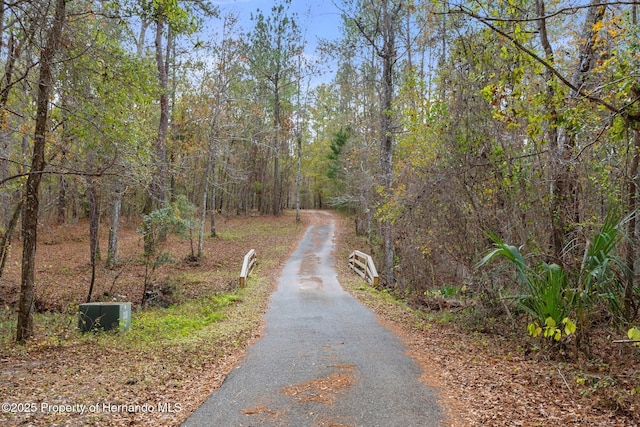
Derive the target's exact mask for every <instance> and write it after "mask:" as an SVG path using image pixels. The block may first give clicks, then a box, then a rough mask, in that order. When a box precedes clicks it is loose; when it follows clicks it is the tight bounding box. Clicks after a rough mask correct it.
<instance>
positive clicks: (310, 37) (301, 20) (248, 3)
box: [213, 0, 341, 58]
mask: <svg viewBox="0 0 640 427" xmlns="http://www.w3.org/2000/svg"><path fill="white" fill-rule="evenodd" d="M213 3H214V4H215V5H216V6H218V7H219V8H220V16H222V17H224V16H225V15H227V14H229V13H234V14H237V15H238V17H239V20H240V25H241V26H242V27H243V28H244V30H243V31H245V32H246V31H249V30H250V29H251V27H252V25H253V22H252V21H251V14H252V13H253V14H255V12H256V11H257V10H258V9H260V10H261V11H262V12H263V13H264V15H269V14H270V12H271V8H272V7H273V5H274V1H270V0H218V1H215V0H214V2H213ZM290 11H291V12H292V13H295V14H297V15H298V21H297V22H298V25H299V26H300V27H301V29H302V31H303V36H304V38H305V41H306V49H305V52H306V55H307V56H308V57H310V58H311V57H314V55H315V50H316V47H317V45H318V39H326V40H334V39H335V38H337V37H338V36H339V33H340V25H341V18H340V10H339V9H338V8H337V7H336V6H335V5H334V3H333V1H332V0H292V1H291V9H290ZM218 22H221V21H218Z"/></svg>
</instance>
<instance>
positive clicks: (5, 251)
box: [0, 200, 22, 278]
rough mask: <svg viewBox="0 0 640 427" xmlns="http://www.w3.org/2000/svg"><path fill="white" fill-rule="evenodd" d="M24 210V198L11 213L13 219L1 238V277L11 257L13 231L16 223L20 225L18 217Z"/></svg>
mask: <svg viewBox="0 0 640 427" xmlns="http://www.w3.org/2000/svg"><path fill="white" fill-rule="evenodd" d="M21 211H22V200H20V202H19V203H18V204H17V206H16V207H15V208H14V211H13V215H11V219H10V220H9V222H8V224H7V226H6V228H5V232H4V235H3V236H2V239H0V278H2V273H3V272H4V266H5V265H6V263H7V258H8V257H9V248H10V247H11V239H12V238H13V232H14V231H15V229H16V225H18V219H20V212H21Z"/></svg>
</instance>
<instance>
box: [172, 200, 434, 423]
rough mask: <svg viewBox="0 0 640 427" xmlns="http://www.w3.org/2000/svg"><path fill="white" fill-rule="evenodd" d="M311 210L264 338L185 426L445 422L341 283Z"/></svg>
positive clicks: (399, 353) (410, 368)
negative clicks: (311, 217) (304, 231)
mask: <svg viewBox="0 0 640 427" xmlns="http://www.w3.org/2000/svg"><path fill="white" fill-rule="evenodd" d="M314 215H316V216H317V217H318V220H317V221H314V224H313V225H311V226H310V227H309V228H308V229H307V231H306V233H305V235H304V237H303V239H302V241H301V242H300V244H299V246H298V248H297V249H296V251H295V252H294V253H293V255H292V256H291V258H290V259H289V260H288V261H287V263H286V265H285V267H284V269H283V272H282V276H281V277H280V280H279V284H278V289H277V290H276V292H274V294H273V295H272V296H271V300H270V306H269V310H268V311H267V313H266V314H265V316H264V321H265V328H264V333H263V335H262V337H261V338H260V339H259V340H257V341H256V343H255V344H254V345H253V346H251V347H250V348H249V349H248V351H247V354H246V356H245V358H244V359H243V362H242V363H241V364H240V365H239V366H238V367H237V368H235V369H234V370H233V371H232V372H231V373H230V374H229V375H228V376H227V378H226V380H225V381H224V383H223V384H222V386H221V387H220V388H219V389H218V390H216V391H215V392H214V393H213V394H212V395H211V396H210V397H209V398H208V399H207V401H206V402H205V403H203V404H202V406H200V407H199V408H198V409H197V410H196V411H195V412H194V413H193V414H192V415H191V416H190V417H189V418H188V419H187V420H186V421H185V422H184V424H183V426H185V427H186V426H197V427H203V426H215V427H235V426H244V427H246V426H284V427H304V426H310V427H311V426H313V427H316V426H318V427H320V426H332V427H346V426H349V427H356V426H362V427H375V426H380V427H391V426H402V427H412V426H415V427H418V426H420V427H426V426H439V425H442V413H441V409H440V408H439V406H438V404H437V402H436V398H435V394H434V392H433V390H431V389H429V388H427V387H426V386H425V385H423V384H422V383H420V382H419V381H418V378H419V377H420V375H421V371H420V368H419V367H418V365H417V364H416V363H415V362H414V361H413V360H412V359H411V358H410V357H409V356H407V355H406V354H405V347H404V346H403V345H402V343H401V342H400V340H399V338H398V337H397V336H396V335H395V334H393V333H392V332H391V331H389V330H388V329H386V328H385V327H383V326H382V325H380V324H379V323H378V322H377V320H376V317H375V315H374V314H373V312H371V311H370V310H369V309H367V308H365V307H364V306H363V305H361V304H360V303H359V302H358V301H357V300H356V299H355V298H353V297H352V296H351V295H350V294H349V293H347V292H345V291H344V290H343V289H342V287H341V286H340V284H339V283H338V280H337V276H336V271H335V267H334V265H335V260H334V258H333V254H332V252H333V236H334V221H333V219H332V216H331V215H330V214H328V213H324V212H315V213H314ZM345 262H346V260H345Z"/></svg>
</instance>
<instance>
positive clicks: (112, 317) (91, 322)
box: [78, 302, 131, 332]
mask: <svg viewBox="0 0 640 427" xmlns="http://www.w3.org/2000/svg"><path fill="white" fill-rule="evenodd" d="M129 326H131V303H130V302H90V303H86V304H80V310H79V318H78V328H79V329H80V331H81V332H88V331H92V330H104V331H109V330H112V329H116V330H120V331H126V330H128V329H129Z"/></svg>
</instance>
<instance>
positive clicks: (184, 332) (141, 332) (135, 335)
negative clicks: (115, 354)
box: [122, 293, 241, 345]
mask: <svg viewBox="0 0 640 427" xmlns="http://www.w3.org/2000/svg"><path fill="white" fill-rule="evenodd" d="M239 301H241V298H240V296H239V295H238V294H237V293H233V294H220V295H216V296H212V297H207V298H199V299H195V300H190V301H186V302H184V303H182V304H177V305H173V306H170V307H168V308H152V309H146V310H141V311H137V312H135V313H134V314H133V316H132V319H131V329H130V330H129V331H127V332H125V333H124V334H122V335H123V337H122V340H123V341H125V342H129V343H130V344H134V345H139V344H146V345H158V344H160V345H166V344H172V343H177V342H184V341H189V340H190V339H194V340H197V339H198V336H199V332H201V331H202V330H205V329H207V328H209V327H211V326H212V325H214V324H216V323H217V322H219V321H221V320H224V319H225V318H226V314H225V308H226V307H228V306H229V305H231V304H233V303H236V302H239Z"/></svg>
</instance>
